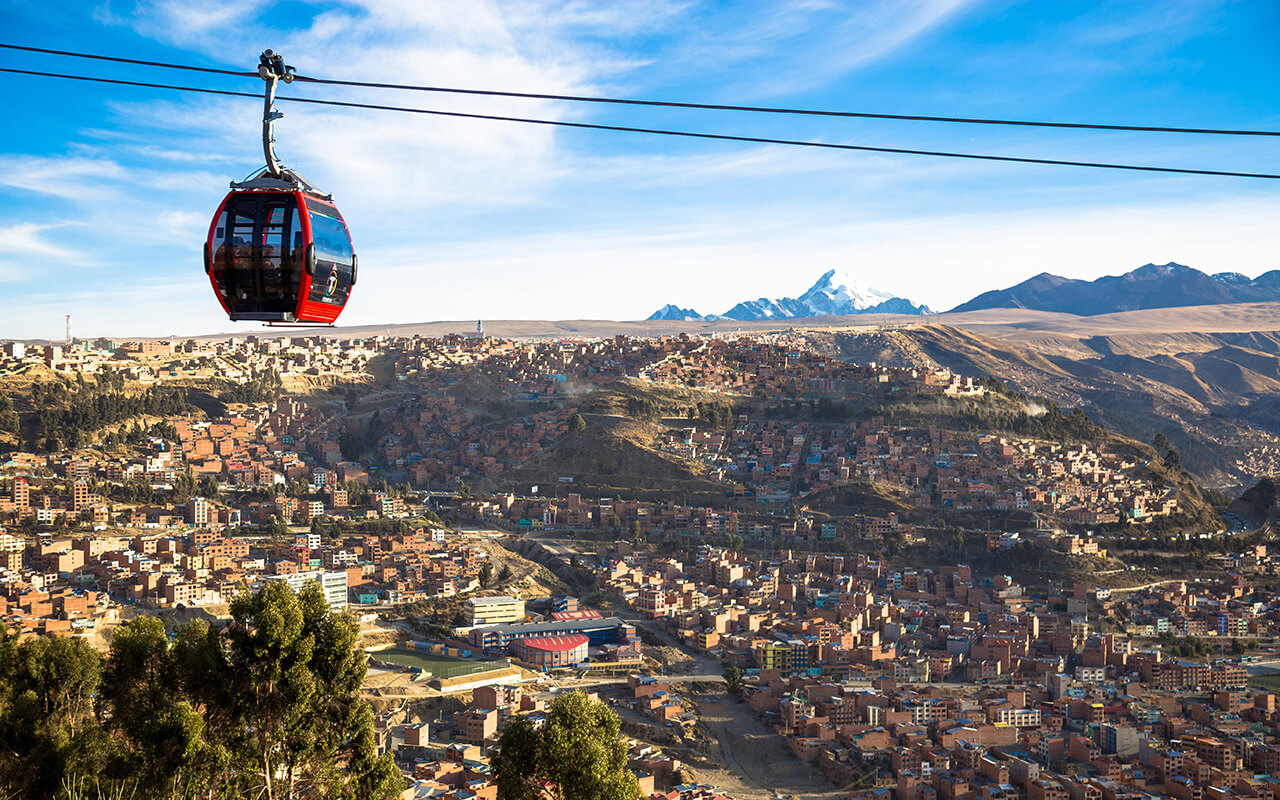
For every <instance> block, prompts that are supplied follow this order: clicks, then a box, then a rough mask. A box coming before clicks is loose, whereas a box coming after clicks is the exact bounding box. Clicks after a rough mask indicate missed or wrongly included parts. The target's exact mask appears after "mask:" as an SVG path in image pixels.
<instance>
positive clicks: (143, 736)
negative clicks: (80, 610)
mask: <svg viewBox="0 0 1280 800" xmlns="http://www.w3.org/2000/svg"><path fill="white" fill-rule="evenodd" d="M231 617H232V618H231V622H230V623H229V624H228V625H227V626H226V627H225V628H222V629H219V628H215V627H212V626H209V625H207V624H206V623H204V622H203V621H194V622H191V623H189V624H187V625H185V626H182V627H181V628H178V629H177V630H176V632H175V635H174V636H173V638H170V636H169V635H168V633H167V632H166V631H165V628H164V625H163V623H162V622H160V620H158V619H156V618H154V617H138V618H135V619H132V620H130V621H128V622H126V623H124V624H123V625H122V626H120V628H119V629H118V630H117V631H116V633H115V636H114V637H113V639H112V643H111V649H110V652H109V653H108V654H107V656H106V658H103V657H102V656H101V655H99V654H98V653H97V652H96V651H95V650H93V649H92V648H91V647H89V646H88V645H87V644H86V643H85V642H84V641H83V640H82V639H78V638H37V639H32V640H30V641H27V642H24V643H22V644H21V645H18V644H16V640H15V637H14V636H13V635H12V634H10V633H8V632H0V797H8V796H16V797H30V798H58V800H62V798H76V797H94V796H104V797H117V796H118V797H132V796H137V797H166V798H196V797H200V798H220V799H222V800H232V799H233V798H234V799H236V800H239V798H245V797H264V798H270V800H277V799H278V798H279V799H283V798H289V799H290V800H292V799H293V798H303V797H307V798H312V797H316V798H319V797H323V798H335V799H337V798H341V799H342V800H383V798H391V797H394V796H395V795H396V794H397V793H398V792H399V791H400V790H401V789H402V787H403V783H402V779H401V777H400V774H399V771H398V770H397V769H396V768H395V766H394V764H393V763H392V762H391V760H390V757H389V756H378V755H377V747H376V741H375V737H374V731H373V713H372V711H371V710H370V708H369V705H368V703H366V702H365V701H364V700H363V699H361V698H360V696H359V689H360V684H361V682H362V681H363V680H364V675H365V660H364V655H363V653H361V652H360V651H359V650H358V649H357V647H356V633H357V625H356V623H355V621H354V620H353V619H352V618H351V617H350V616H349V615H345V614H334V613H332V612H331V611H330V609H329V606H328V604H327V603H326V601H325V598H324V595H323V593H322V592H321V590H320V588H319V586H318V585H317V584H315V583H314V582H312V583H309V584H307V585H306V586H305V587H304V589H303V590H302V591H301V592H300V593H299V594H296V595H295V594H294V593H293V591H292V590H291V589H290V588H289V587H288V585H286V584H284V583H281V582H271V583H268V584H267V585H266V586H265V587H264V588H263V589H262V591H260V592H258V593H256V594H249V593H247V592H246V593H244V594H242V595H240V596H239V597H238V598H237V599H236V600H235V601H234V602H233V603H232V606H231Z"/></svg>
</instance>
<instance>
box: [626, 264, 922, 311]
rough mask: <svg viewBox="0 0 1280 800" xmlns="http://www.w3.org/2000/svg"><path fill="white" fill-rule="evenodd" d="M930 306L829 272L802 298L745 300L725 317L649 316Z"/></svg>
mask: <svg viewBox="0 0 1280 800" xmlns="http://www.w3.org/2000/svg"><path fill="white" fill-rule="evenodd" d="M930 313H932V312H931V311H930V310H929V308H928V307H927V306H923V305H916V304H915V303H913V302H911V301H910V300H907V299H905V298H902V297H897V296H895V295H892V294H889V293H888V292H882V291H879V290H877V289H872V288H871V287H869V286H867V285H866V284H863V283H860V282H857V281H854V280H853V279H851V278H850V277H849V276H848V275H845V274H842V273H839V272H837V271H836V270H834V269H832V270H827V271H826V272H825V273H823V275H822V277H820V278H818V280H817V282H816V283H814V284H813V286H810V287H809V289H808V290H807V291H806V292H805V293H804V294H802V295H800V296H799V297H779V298H777V299H770V298H768V297H761V298H758V299H756V300H744V301H742V302H741V303H738V304H737V305H735V306H734V307H733V308H731V309H729V310H728V311H726V312H724V313H723V314H706V315H702V314H699V313H698V312H697V311H694V310H693V309H692V308H680V307H679V306H676V305H673V304H670V303H668V304H667V305H665V306H663V307H662V308H660V309H658V310H657V311H655V312H654V313H653V314H651V315H650V316H649V319H650V320H717V319H733V320H739V321H744V322H745V321H748V320H768V319H804V318H806V317H823V316H828V315H844V314H917V315H919V314H930Z"/></svg>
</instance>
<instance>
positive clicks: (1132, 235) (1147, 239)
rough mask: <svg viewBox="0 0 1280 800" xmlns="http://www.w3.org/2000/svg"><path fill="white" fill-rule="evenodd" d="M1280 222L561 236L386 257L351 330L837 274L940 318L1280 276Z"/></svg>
mask: <svg viewBox="0 0 1280 800" xmlns="http://www.w3.org/2000/svg"><path fill="white" fill-rule="evenodd" d="M1277 214H1280V202H1277V201H1258V202H1220V203H1211V204H1203V205H1201V204H1179V205H1162V206H1125V205H1117V206H1099V207H1094V208H1092V209H1086V210H1066V211H1054V212H1051V213H1046V212H1044V211H1026V212H1021V213H1008V214H1002V215H991V214H973V215H962V214H956V215H952V216H945V217H929V218H923V217H922V218H910V217H908V218H901V219H896V220H880V221H875V222H858V223H851V224H844V225H838V224H837V225H830V224H828V225H817V226H814V225H809V226H806V225H805V224H804V222H803V221H802V220H799V219H795V218H787V219H772V220H770V219H765V218H761V217H751V218H745V219H743V218H739V219H736V220H732V219H727V218H724V217H715V218H709V219H698V220H689V221H687V222H686V224H684V225H678V226H676V225H673V226H670V227H666V228H663V229H661V230H657V231H655V232H654V233H652V234H649V235H644V234H636V233H617V232H609V231H595V232H584V233H582V234H581V235H577V236H575V235H572V234H566V233H554V234H547V235H542V236H532V237H521V238H515V239H505V240H499V241H491V242H470V243H460V244H457V245H454V246H449V247H440V248H437V249H434V250H433V251H431V252H427V253H423V252H421V251H418V250H415V249H413V248H406V249H402V250H398V251H392V250H377V249H373V248H370V249H366V251H365V252H364V254H363V255H362V261H361V263H362V267H363V268H362V270H361V275H362V277H361V283H360V285H359V287H357V291H356V292H355V293H354V294H353V296H352V300H351V302H350V304H349V305H348V310H347V311H346V312H345V314H344V317H343V323H344V324H349V325H356V324H374V323H391V322H417V321H425V320H433V319H469V318H476V317H480V318H489V319H566V318H567V319H573V318H592V319H638V318H643V317H645V316H647V315H648V314H649V313H651V312H652V311H653V310H654V309H656V308H658V307H659V306H661V305H663V304H665V303H669V302H670V303H676V304H678V305H680V306H682V307H693V308H695V309H697V310H698V311H700V312H702V313H718V312H721V311H724V310H726V309H727V308H729V307H730V306H732V305H733V304H734V303H736V302H738V301H740V300H743V299H746V298H754V297H760V296H769V297H776V296H780V295H787V296H795V295H796V294H798V293H800V292H801V291H803V290H804V289H806V288H808V286H809V284H811V283H812V282H813V280H815V279H816V278H817V277H818V276H819V275H820V274H821V273H822V272H824V271H825V270H827V269H831V268H840V269H843V270H845V271H847V272H848V273H849V274H851V275H852V276H854V277H855V278H861V279H862V280H864V281H865V282H867V283H869V284H870V285H872V286H874V287H876V288H879V289H883V290H887V291H891V292H894V293H896V294H899V295H901V296H905V297H908V298H910V299H912V300H914V301H916V302H924V303H927V304H928V305H930V306H932V307H933V308H935V309H938V310H945V309H947V308H951V307H953V306H955V305H958V304H959V303H961V302H964V301H965V300H968V299H970V298H971V297H973V296H975V295H977V294H978V293H980V292H982V291H985V290H987V289H993V288H1003V287H1005V286H1009V285H1012V284H1014V283H1017V282H1020V281H1022V280H1025V279H1026V278H1029V277H1031V276H1032V275H1034V274H1036V273H1038V272H1041V271H1049V272H1055V273H1058V274H1062V275H1066V276H1069V277H1077V278H1087V279H1092V278H1096V277H1100V276H1102V275H1106V274H1119V273H1122V272H1127V271H1128V270H1131V269H1133V268H1135V267H1138V266H1140V265H1142V264H1145V263H1147V262H1156V263H1163V262H1165V261H1178V262H1179V263H1183V264H1187V265H1189V266H1193V267H1196V268H1198V269H1202V270H1204V271H1206V272H1220V271H1239V272H1244V273H1246V274H1249V275H1256V274H1259V273H1261V272H1263V271H1265V270H1267V269H1272V268H1276V267H1280V263H1277V259H1276V257H1275V256H1274V253H1276V252H1278V251H1280V230H1278V229H1277V228H1276V226H1275V225H1274V219H1275V218H1276V215H1277ZM586 298H590V299H589V300H588V299H586Z"/></svg>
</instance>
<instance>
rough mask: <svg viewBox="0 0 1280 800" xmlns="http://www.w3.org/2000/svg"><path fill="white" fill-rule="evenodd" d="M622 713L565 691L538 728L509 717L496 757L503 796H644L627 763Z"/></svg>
mask: <svg viewBox="0 0 1280 800" xmlns="http://www.w3.org/2000/svg"><path fill="white" fill-rule="evenodd" d="M619 728H620V725H619V722H618V715H617V714H615V713H613V711H612V710H611V709H610V708H609V707H608V706H606V705H604V704H603V703H600V702H598V701H595V700H592V699H590V698H589V697H587V696H586V695H585V694H583V693H581V692H565V693H563V694H561V695H560V696H559V697H557V698H556V699H555V702H553V703H552V704H551V709H550V710H549V711H548V712H547V718H546V723H545V724H544V725H543V726H542V727H541V728H537V727H535V726H534V724H533V723H532V722H531V721H530V720H529V719H527V718H525V717H520V718H517V719H514V720H511V721H510V722H508V723H507V727H506V730H504V731H503V732H502V736H501V737H500V738H499V739H498V751H499V752H498V755H497V756H496V757H495V758H494V759H493V763H492V767H493V774H494V782H495V783H496V784H497V786H498V798H499V800H640V798H641V793H640V785H639V784H638V783H637V782H636V778H635V776H634V775H632V774H631V772H630V771H629V770H628V769H627V749H626V746H625V745H624V744H623V743H622V740H621V738H619V736H618V731H619Z"/></svg>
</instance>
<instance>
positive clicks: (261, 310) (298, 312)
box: [204, 50, 356, 325]
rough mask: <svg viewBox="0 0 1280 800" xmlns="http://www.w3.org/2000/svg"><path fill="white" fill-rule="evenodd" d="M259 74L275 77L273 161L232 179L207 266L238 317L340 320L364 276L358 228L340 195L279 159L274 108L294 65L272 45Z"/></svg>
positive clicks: (266, 143)
mask: <svg viewBox="0 0 1280 800" xmlns="http://www.w3.org/2000/svg"><path fill="white" fill-rule="evenodd" d="M258 73H259V74H260V75H261V76H262V79H263V80H264V81H266V83H267V90H266V103H265V107H264V111H263V117H262V149H263V152H264V154H265V155H266V159H267V166H266V167H265V168H264V169H263V170H262V171H261V172H259V173H258V174H257V175H255V176H254V177H253V178H251V179H250V180H247V181H243V182H241V183H232V184H231V192H230V193H229V194H227V196H226V198H225V199H223V201H222V204H221V205H219V206H218V210H217V212H215V213H214V215H213V222H212V223H210V225H209V237H208V240H207V241H206V242H205V247H204V269H205V272H206V273H208V275H209V282H210V283H211V284H212V285H213V290H214V292H215V294H216V295H217V297H218V302H219V303H221V304H222V308H223V310H225V311H226V312H227V314H228V316H230V318H231V319H232V320H255V321H260V322H266V323H267V324H269V325H270V324H281V323H283V324H289V323H312V322H318V323H326V324H332V323H333V321H334V320H336V319H337V318H338V315H339V314H341V313H342V309H343V307H344V306H345V305H346V302H347V298H348V297H349V296H350V293H351V287H352V286H353V285H355V282H356V256H355V253H354V252H353V250H352V247H351V234H350V233H348V231H347V225H346V222H344V221H343V219H342V214H340V213H339V212H338V207H337V206H335V205H334V204H333V200H332V197H331V196H330V195H327V194H323V193H322V192H320V190H318V189H316V187H314V186H312V185H311V183H310V182H309V181H307V179H306V178H303V177H302V176H301V175H299V174H298V173H297V172H294V171H293V170H289V169H285V168H284V167H282V166H281V165H280V163H279V161H277V160H276V157H275V147H274V144H275V140H274V138H273V137H272V123H274V122H275V120H277V119H279V118H280V117H281V116H282V115H281V114H280V113H278V112H276V111H273V110H272V107H271V106H272V101H273V100H274V98H275V89H276V83H277V81H280V80H283V81H284V82H286V83H289V82H291V81H292V80H293V68H292V67H288V66H286V65H285V63H284V59H283V58H282V57H281V56H279V55H276V54H274V53H272V52H271V51H270V50H267V51H266V52H264V53H263V54H262V58H261V62H260V65H259V67H258Z"/></svg>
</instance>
